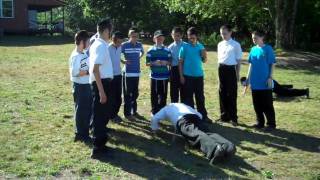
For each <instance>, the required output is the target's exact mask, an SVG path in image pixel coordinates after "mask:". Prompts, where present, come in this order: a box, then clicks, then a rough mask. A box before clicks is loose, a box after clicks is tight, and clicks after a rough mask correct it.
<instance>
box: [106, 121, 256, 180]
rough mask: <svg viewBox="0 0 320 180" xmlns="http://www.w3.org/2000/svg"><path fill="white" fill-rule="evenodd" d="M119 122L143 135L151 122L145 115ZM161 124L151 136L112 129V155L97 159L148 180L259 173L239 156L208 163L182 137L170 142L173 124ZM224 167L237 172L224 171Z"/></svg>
mask: <svg viewBox="0 0 320 180" xmlns="http://www.w3.org/2000/svg"><path fill="white" fill-rule="evenodd" d="M120 125H121V126H123V127H127V128H129V129H130V128H132V129H133V130H136V131H139V132H141V131H142V132H144V133H145V134H150V133H151V132H146V131H149V128H148V127H149V125H150V121H149V120H147V119H145V118H141V119H138V120H136V121H134V122H123V123H121V124H120ZM162 127H163V129H164V130H162V131H160V133H159V134H158V137H153V138H150V136H149V138H147V137H143V136H140V135H136V134H134V133H132V132H128V131H125V130H114V131H111V132H110V135H111V137H112V138H110V141H109V143H110V144H111V146H112V148H113V155H114V158H107V157H106V158H102V159H100V160H101V161H102V162H105V163H110V164H112V165H113V166H116V167H120V168H121V169H123V170H125V171H127V172H129V173H132V174H136V175H138V176H141V177H144V178H148V179H149V178H151V179H153V178H159V179H161V178H165V179H168V178H170V179H192V178H212V177H214V178H226V177H230V178H240V177H241V176H245V175H247V174H248V172H254V173H259V171H258V170H257V169H256V168H255V167H253V166H251V165H250V164H248V163H247V162H245V161H244V160H243V159H242V158H240V157H238V156H235V157H233V158H231V159H229V161H226V162H223V163H219V164H216V165H214V166H211V165H209V161H208V160H207V159H205V158H204V157H202V156H200V155H198V153H194V152H193V151H192V150H191V151H190V150H189V149H188V148H186V147H185V141H184V140H183V139H182V138H179V139H177V140H176V141H175V143H173V142H172V135H171V134H172V133H171V132H172V131H173V128H172V126H170V125H166V124H162ZM142 129H144V130H142ZM170 133H171V134H170ZM225 169H228V170H230V171H233V172H234V173H235V174H236V175H233V176H230V175H228V174H226V173H225V172H224V170H225Z"/></svg>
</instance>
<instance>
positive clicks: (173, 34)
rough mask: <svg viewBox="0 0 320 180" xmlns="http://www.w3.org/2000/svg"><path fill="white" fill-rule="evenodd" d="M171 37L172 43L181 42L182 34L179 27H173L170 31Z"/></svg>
mask: <svg viewBox="0 0 320 180" xmlns="http://www.w3.org/2000/svg"><path fill="white" fill-rule="evenodd" d="M171 37H172V39H173V40H174V41H176V42H177V41H181V39H182V37H183V32H182V29H181V28H180V27H174V28H173V29H172V31H171Z"/></svg>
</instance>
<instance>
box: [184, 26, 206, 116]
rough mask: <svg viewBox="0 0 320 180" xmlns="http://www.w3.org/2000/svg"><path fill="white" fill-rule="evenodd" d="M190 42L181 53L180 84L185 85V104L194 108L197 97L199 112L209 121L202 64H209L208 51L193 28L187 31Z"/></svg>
mask: <svg viewBox="0 0 320 180" xmlns="http://www.w3.org/2000/svg"><path fill="white" fill-rule="evenodd" d="M187 35H188V40H189V42H188V43H186V44H184V45H183V46H182V47H181V49H180V52H179V72H180V82H181V84H183V92H184V95H183V101H182V102H183V103H184V104H186V105H188V106H190V107H192V108H193V107H194V101H193V95H195V99H196V104H197V110H198V111H199V112H200V113H201V114H202V118H203V119H204V120H206V121H208V120H209V119H208V117H207V110H206V108H205V97H204V84H203V81H204V78H203V76H204V72H203V67H202V63H206V62H207V51H206V50H205V48H204V46H203V45H202V44H201V43H199V42H198V32H197V30H196V28H194V27H191V28H189V29H188V31H187Z"/></svg>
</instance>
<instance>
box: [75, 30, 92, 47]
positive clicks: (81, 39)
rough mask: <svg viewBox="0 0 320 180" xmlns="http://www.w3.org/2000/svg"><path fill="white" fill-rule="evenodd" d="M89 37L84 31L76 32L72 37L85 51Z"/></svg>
mask: <svg viewBox="0 0 320 180" xmlns="http://www.w3.org/2000/svg"><path fill="white" fill-rule="evenodd" d="M89 40H90V36H89V33H88V32H87V31H86V30H80V31H78V32H77V33H76V34H75V36H74V41H75V43H76V45H77V46H78V47H80V48H81V49H86V48H87V47H88V46H89Z"/></svg>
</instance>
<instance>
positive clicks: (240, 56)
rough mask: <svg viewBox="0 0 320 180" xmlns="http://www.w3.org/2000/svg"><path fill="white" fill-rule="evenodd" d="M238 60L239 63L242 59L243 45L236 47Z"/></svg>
mask: <svg viewBox="0 0 320 180" xmlns="http://www.w3.org/2000/svg"><path fill="white" fill-rule="evenodd" d="M236 58H237V60H238V61H240V60H241V59H242V49H241V45H240V44H239V43H238V44H237V46H236Z"/></svg>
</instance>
